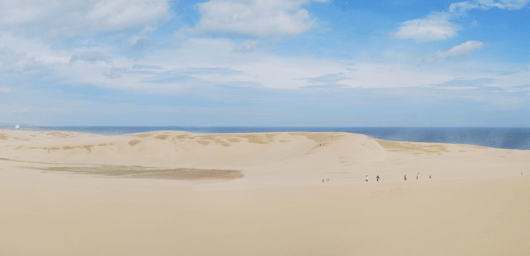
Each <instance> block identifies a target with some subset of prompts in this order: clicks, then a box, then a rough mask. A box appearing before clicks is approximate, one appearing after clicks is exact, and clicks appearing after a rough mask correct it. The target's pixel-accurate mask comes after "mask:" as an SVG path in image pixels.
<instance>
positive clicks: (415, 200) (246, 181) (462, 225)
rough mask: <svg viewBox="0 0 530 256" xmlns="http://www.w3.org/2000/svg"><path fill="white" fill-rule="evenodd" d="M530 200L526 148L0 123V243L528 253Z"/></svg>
mask: <svg viewBox="0 0 530 256" xmlns="http://www.w3.org/2000/svg"><path fill="white" fill-rule="evenodd" d="M521 172H527V174H528V176H527V174H525V175H521ZM416 173H420V179H419V181H416V180H415V175H416ZM405 174H407V176H408V178H409V181H407V182H404V181H403V175H405ZM365 175H368V177H369V182H368V183H366V182H365V181H364V177H365ZM376 175H379V176H380V177H381V181H380V182H375V176H376ZM429 175H432V180H429V179H428V176H429ZM322 179H326V180H327V179H329V180H330V181H329V182H325V184H322ZM528 212H530V151H522V150H505V149H494V148H485V147H478V146H471V145H456V144H433V143H411V142H393V141H382V140H377V139H373V138H369V137H367V136H364V135H358V134H348V133H263V134H193V133H187V132H173V131H167V132H150V133H141V134H130V135H120V136H101V135H94V134H81V133H70V132H27V131H0V227H2V228H1V229H0V255H254V254H255V255H530V232H528V230H530V218H528Z"/></svg>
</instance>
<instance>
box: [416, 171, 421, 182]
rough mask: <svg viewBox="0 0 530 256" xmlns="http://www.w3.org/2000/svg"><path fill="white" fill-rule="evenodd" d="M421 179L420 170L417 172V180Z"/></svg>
mask: <svg viewBox="0 0 530 256" xmlns="http://www.w3.org/2000/svg"><path fill="white" fill-rule="evenodd" d="M419 179H420V173H419V172H418V174H416V180H419Z"/></svg>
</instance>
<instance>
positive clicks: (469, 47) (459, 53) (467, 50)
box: [436, 41, 484, 59]
mask: <svg viewBox="0 0 530 256" xmlns="http://www.w3.org/2000/svg"><path fill="white" fill-rule="evenodd" d="M483 46H484V43H482V42H478V41H467V42H465V43H463V44H460V45H457V46H455V47H453V48H451V50H449V51H447V52H443V51H438V52H436V57H438V58H440V59H445V58H462V57H466V56H469V55H470V54H471V52H472V51H474V50H478V49H480V48H482V47H483Z"/></svg>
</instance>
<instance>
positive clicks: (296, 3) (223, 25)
mask: <svg viewBox="0 0 530 256" xmlns="http://www.w3.org/2000/svg"><path fill="white" fill-rule="evenodd" d="M310 1H311V0H267V1H263V0H211V1H209V2H206V3H201V4H199V11H200V12H201V14H202V17H201V20H200V21H199V23H198V24H197V27H196V29H197V31H199V32H204V33H208V34H213V35H229V36H233V35H236V36H243V37H257V38H283V37H291V36H295V35H298V34H300V33H303V32H305V31H307V30H309V29H311V28H312V27H313V24H314V21H315V20H313V19H310V17H309V13H308V12H307V10H306V9H304V8H302V5H304V4H308V3H309V2H310ZM318 2H325V1H322V0H320V1H318Z"/></svg>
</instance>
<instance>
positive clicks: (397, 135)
mask: <svg viewBox="0 0 530 256" xmlns="http://www.w3.org/2000/svg"><path fill="white" fill-rule="evenodd" d="M21 128H22V129H30V130H37V131H52V130H53V131H69V132H85V133H95V134H102V135H120V134H130V133H139V132H150V131H166V130H168V131H187V132H194V133H256V132H348V133H359V134H364V135H367V136H370V137H373V138H377V139H383V140H393V141H411V142H438V143H456V144H469V145H478V146H486V147H494V148H505V149H524V150H530V128H479V127H477V128H467V127H466V128H410V127H409V128H407V127H405V128H398V127H181V126H115V127H111V126H55V127H52V126H22V127H21Z"/></svg>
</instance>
